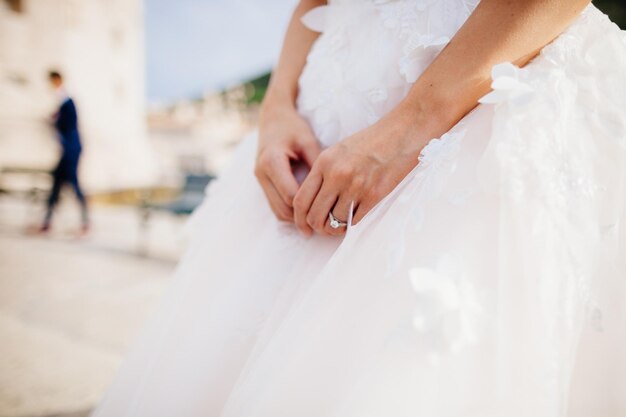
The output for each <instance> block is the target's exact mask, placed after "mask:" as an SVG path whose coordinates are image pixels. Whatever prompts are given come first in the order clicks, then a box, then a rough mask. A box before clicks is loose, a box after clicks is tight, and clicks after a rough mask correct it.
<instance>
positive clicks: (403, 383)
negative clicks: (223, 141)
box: [94, 8, 626, 417]
mask: <svg viewBox="0 0 626 417" xmlns="http://www.w3.org/2000/svg"><path fill="white" fill-rule="evenodd" d="M493 75H494V80H498V79H499V80H500V82H498V83H494V92H493V93H491V94H490V95H488V96H486V97H485V98H484V99H483V100H482V102H483V104H480V105H479V106H478V107H477V108H475V109H474V110H473V111H472V112H471V113H469V114H468V115H467V116H466V117H465V118H464V119H463V120H462V121H461V122H459V123H458V124H457V125H456V126H455V127H453V128H452V129H451V130H450V131H449V132H448V133H447V134H446V135H444V136H443V137H441V138H438V139H434V140H432V141H431V142H430V143H429V144H428V145H427V147H426V148H425V149H424V151H423V152H422V155H421V157H420V163H419V164H418V165H417V166H416V167H415V168H414V169H413V170H412V172H410V174H409V175H408V176H407V177H406V178H405V179H404V180H403V181H402V182H401V183H400V184H399V185H398V186H397V187H396V188H395V189H394V190H393V191H392V192H391V193H390V194H389V195H388V196H387V197H385V198H384V199H383V200H382V201H381V202H380V203H379V204H378V205H377V206H376V207H375V208H374V209H373V210H372V211H370V212H369V213H368V214H367V215H366V216H365V218H364V219H363V220H362V221H361V222H359V223H358V224H356V225H349V226H348V229H347V233H346V235H345V236H344V237H326V236H319V235H314V236H312V237H310V238H306V237H303V236H302V235H300V234H299V233H297V231H296V230H295V228H294V227H293V226H292V225H290V224H287V223H283V222H280V221H278V220H276V219H275V218H274V216H273V214H272V213H271V211H270V209H269V207H268V205H267V203H266V200H265V198H264V195H263V192H262V190H261V188H260V186H259V185H258V184H257V182H256V179H255V178H254V175H253V165H254V159H255V149H256V142H257V136H256V134H252V135H250V136H248V137H246V138H245V139H244V140H243V141H242V143H241V144H240V145H239V147H238V149H237V151H236V155H235V157H234V159H233V161H232V163H231V165H230V167H229V168H228V169H227V170H226V171H225V172H223V173H222V175H221V176H220V177H219V179H218V180H217V181H215V182H214V183H212V184H211V185H210V186H209V188H208V190H207V193H208V195H207V198H206V200H205V202H204V203H203V204H202V205H201V206H200V207H199V208H198V209H197V210H196V212H195V213H194V214H193V216H192V218H191V219H190V222H189V224H188V227H189V228H190V230H191V231H192V234H193V238H192V241H191V244H190V246H189V249H188V251H187V253H186V255H185V256H184V258H183V259H182V261H181V262H180V265H179V267H178V269H177V271H176V273H175V276H174V279H173V282H172V284H171V287H170V289H169V291H168V293H167V295H166V297H165V299H164V301H163V303H162V306H161V308H160V309H159V311H158V314H157V315H156V316H155V317H154V318H153V319H152V320H151V321H150V323H149V325H148V326H147V327H146V329H145V330H144V332H143V334H142V336H141V337H140V340H139V341H138V343H137V344H136V346H135V347H134V349H133V350H132V352H131V353H130V354H129V356H128V357H127V359H126V361H125V363H124V365H123V366H122V369H121V371H120V373H119V375H118V377H117V378H116V380H115V381H114V383H113V384H112V386H111V388H110V390H109V392H108V393H107V395H106V396H105V398H104V400H103V402H102V404H101V405H100V406H99V407H98V409H97V410H96V412H95V414H94V416H96V417H122V416H136V417H139V416H142V417H148V416H149V417H161V416H162V417H166V416H167V417H172V416H185V417H213V416H215V417H217V416H222V417H294V416H298V417H382V416H384V417H392V416H393V417H409V416H411V417H415V416H420V417H458V416H461V415H462V416H468V417H473V416H475V417H502V416H507V417H529V416H533V417H557V416H568V417H619V416H624V415H626V306H625V305H626V205H625V203H626V114H625V113H626V42H625V41H624V36H623V34H622V32H620V31H619V30H618V29H617V28H616V27H615V26H614V25H612V24H611V23H610V22H609V21H608V19H606V17H605V16H603V15H601V13H599V12H598V11H597V10H596V9H594V8H590V9H588V10H587V11H586V12H585V13H584V15H583V16H582V17H581V18H580V19H579V20H578V21H577V22H576V23H575V24H574V25H572V27H571V28H569V29H568V31H567V32H565V33H564V34H563V35H561V36H560V37H559V38H558V39H557V40H556V41H555V42H553V43H552V44H551V45H549V46H547V47H546V48H544V50H543V51H542V54H541V55H540V56H539V57H537V58H536V59H535V60H534V61H533V62H532V63H530V64H529V65H527V66H526V67H525V68H523V69H519V68H517V67H514V66H512V65H510V64H503V65H499V66H497V67H495V68H494V72H493ZM310 76H311V74H310V71H309V73H308V75H307V73H306V72H305V75H304V76H303V80H305V81H306V80H307V77H310ZM304 87H305V89H306V88H308V92H310V91H311V89H312V88H314V87H313V86H307V85H305V86H304ZM308 92H306V91H305V92H304V93H303V97H305V98H306V97H310V94H309V93H308ZM307 94H308V95H307ZM300 105H301V106H303V103H302V102H300ZM344 105H345V103H344ZM307 111H308V110H307V109H306V108H304V107H303V108H302V112H303V114H305V115H306V116H307V117H311V120H312V121H311V123H312V124H313V127H314V130H316V131H317V132H318V134H319V135H322V134H323V132H324V131H325V130H324V129H325V128H326V127H328V126H329V125H330V123H331V122H330V121H328V120H326V121H324V120H321V121H320V120H313V116H311V114H312V113H307ZM311 111H312V110H311ZM347 111H348V110H347ZM324 123H326V124H324ZM333 129H335V127H334V128H333Z"/></svg>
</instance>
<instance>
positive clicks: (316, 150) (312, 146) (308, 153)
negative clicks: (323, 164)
mask: <svg viewBox="0 0 626 417" xmlns="http://www.w3.org/2000/svg"><path fill="white" fill-rule="evenodd" d="M299 151H300V154H301V155H302V158H303V159H304V161H305V162H306V163H307V165H308V166H309V167H312V166H313V163H315V160H316V159H317V157H318V156H319V155H320V153H321V152H322V146H321V145H320V143H319V142H318V141H317V139H315V137H313V136H311V137H310V138H309V140H307V141H306V142H304V143H303V144H301V145H300V148H299Z"/></svg>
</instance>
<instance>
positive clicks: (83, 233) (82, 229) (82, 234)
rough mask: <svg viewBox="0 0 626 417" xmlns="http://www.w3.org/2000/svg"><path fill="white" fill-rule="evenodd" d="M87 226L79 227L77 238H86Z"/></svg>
mask: <svg viewBox="0 0 626 417" xmlns="http://www.w3.org/2000/svg"><path fill="white" fill-rule="evenodd" d="M89 230H90V228H89V225H88V224H83V225H82V226H81V227H80V230H79V231H78V237H79V238H82V237H86V236H87V235H88V234H89Z"/></svg>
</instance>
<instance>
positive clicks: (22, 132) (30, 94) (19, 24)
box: [0, 0, 157, 191]
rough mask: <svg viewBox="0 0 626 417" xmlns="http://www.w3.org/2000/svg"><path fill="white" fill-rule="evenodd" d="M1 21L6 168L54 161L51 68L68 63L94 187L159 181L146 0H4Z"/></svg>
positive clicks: (0, 140) (88, 182)
mask: <svg viewBox="0 0 626 417" xmlns="http://www.w3.org/2000/svg"><path fill="white" fill-rule="evenodd" d="M0 22H1V24H0V149H1V151H0V167H3V168H6V167H29V168H35V169H36V168H41V169H50V167H51V166H52V165H53V164H54V162H55V159H56V158H57V149H56V147H57V141H56V137H55V133H54V132H53V131H52V128H51V125H50V120H51V115H52V113H53V112H54V111H56V106H58V103H56V102H55V97H54V95H53V94H52V93H53V92H52V90H51V88H50V86H49V84H48V79H47V73H48V71H49V70H50V69H58V70H59V71H60V72H61V73H62V74H63V75H64V77H65V79H66V80H67V81H66V82H67V84H68V90H69V93H70V95H71V96H72V97H73V98H74V100H75V102H76V103H77V106H78V109H79V118H80V119H79V120H80V128H81V130H82V134H83V136H84V138H85V140H84V142H85V147H84V159H83V162H84V163H83V164H82V171H81V173H82V177H83V182H84V183H85V186H86V187H87V189H89V190H93V191H95V190H107V189H115V188H120V187H129V186H131V187H132V186H137V185H145V184H149V183H154V182H155V181H156V177H157V169H156V168H157V164H156V158H155V154H154V150H153V147H152V146H151V144H150V143H149V141H148V137H147V134H146V133H147V132H146V120H145V94H144V92H145V87H144V83H145V72H144V32H143V27H144V23H143V4H142V2H141V0H110V1H100V0H10V1H2V2H0Z"/></svg>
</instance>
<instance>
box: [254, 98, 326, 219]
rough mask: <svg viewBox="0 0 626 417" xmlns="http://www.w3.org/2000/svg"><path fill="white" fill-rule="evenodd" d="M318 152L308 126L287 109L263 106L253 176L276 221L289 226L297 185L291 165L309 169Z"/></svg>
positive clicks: (318, 147) (270, 105) (279, 106)
mask: <svg viewBox="0 0 626 417" xmlns="http://www.w3.org/2000/svg"><path fill="white" fill-rule="evenodd" d="M320 151H321V148H320V145H319V142H318V141H317V139H316V138H315V136H314V135H313V132H312V131H311V128H310V127H309V125H308V123H307V122H306V121H305V120H304V119H303V118H302V117H301V116H300V115H299V114H298V113H297V111H296V110H295V109H294V108H293V107H292V106H289V105H284V106H283V105H272V104H266V103H264V106H263V108H262V110H261V118H260V126H259V144H258V148H257V156H256V164H255V169H254V175H255V176H256V178H257V179H258V181H259V183H260V184H261V187H262V188H263V191H264V193H265V195H266V197H267V200H268V202H269V204H270V207H271V209H272V211H273V212H274V214H275V215H276V217H277V218H278V219H279V220H283V221H289V222H293V198H294V196H295V194H296V192H297V191H298V188H299V184H298V182H297V180H296V178H295V176H294V173H293V170H292V167H291V163H292V162H295V161H301V162H304V163H305V164H306V165H308V166H309V167H311V166H312V165H313V162H314V161H315V159H316V158H317V156H318V155H319V153H320Z"/></svg>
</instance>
